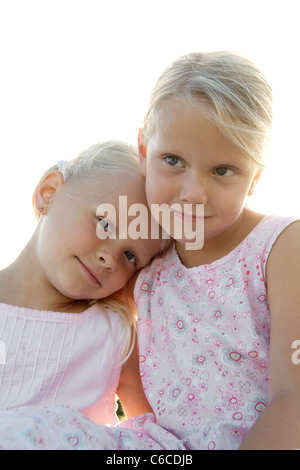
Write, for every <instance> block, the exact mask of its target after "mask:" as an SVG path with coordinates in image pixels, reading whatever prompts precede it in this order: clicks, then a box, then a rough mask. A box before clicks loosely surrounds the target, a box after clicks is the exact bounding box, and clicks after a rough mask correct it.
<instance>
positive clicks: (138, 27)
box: [0, 0, 300, 267]
mask: <svg viewBox="0 0 300 470" xmlns="http://www.w3.org/2000/svg"><path fill="white" fill-rule="evenodd" d="M299 39H300V34H299V0H285V1H277V0H249V1H248V0H247V1H245V0H205V1H203V0H180V1H178V0H148V1H145V0H106V1H103V0H0V61H1V62H0V63H1V69H0V158H1V167H0V198H1V199H0V208H1V238H0V240H1V243H0V267H4V266H6V265H7V264H8V263H10V262H11V261H13V260H14V259H15V257H16V256H17V255H18V254H19V252H20V250H21V249H22V248H23V246H24V245H25V243H26V242H27V241H28V239H29V237H30V236H31V234H32V232H33V230H34V227H35V221H34V217H33V212H32V207H31V195H32V192H33V190H34V187H35V185H36V183H37V181H38V180H39V178H40V176H41V175H42V174H43V173H44V171H45V170H46V169H47V168H48V167H50V166H51V165H53V164H54V163H56V161H57V160H61V159H69V158H73V157H74V156H76V155H77V154H78V153H79V152H80V151H82V150H84V149H86V148H87V147H88V146H90V145H92V144H94V143H97V142H99V141H102V140H105V139H108V138H119V139H123V140H127V141H129V142H132V143H136V137H137V130H138V127H139V126H140V125H141V124H142V121H143V117H144V114H145V111H146V107H147V103H148V97H149V94H150V91H151V89H152V87H153V85H154V83H155V81H156V79H157V78H158V75H159V74H160V73H161V72H162V70H163V69H164V68H165V67H166V66H167V65H168V64H169V63H170V62H171V61H172V60H173V59H175V58H177V57H178V56H180V55H182V54H184V53H187V52H191V51H206V50H214V49H230V50H234V51H237V52H241V53H242V54H244V55H245V56H247V57H248V58H250V59H251V60H253V61H255V62H256V64H257V65H258V66H259V67H260V68H261V69H262V70H263V72H264V73H265V74H266V76H267V78H268V79H269V81H270V83H271V85H272V87H273V90H274V95H275V104H276V105H275V124H274V137H273V141H272V145H271V146H270V151H269V159H268V163H269V165H270V168H268V169H267V170H266V171H265V172H264V176H263V178H262V180H261V182H260V184H259V186H258V188H257V192H256V195H255V196H254V197H253V198H252V200H253V207H254V208H255V209H257V210H259V211H261V212H279V213H282V214H292V215H298V216H300V205H299V204H300V202H299V193H300V191H299V183H300V182H299V173H300V152H299V144H298V140H299V134H300V128H299V123H300V120H299V112H300V111H299V110H300V97H299V95H300V93H299V82H300V78H299V70H300V69H299V66H298V64H299V46H300V40H299Z"/></svg>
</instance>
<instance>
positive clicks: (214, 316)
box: [210, 308, 224, 322]
mask: <svg viewBox="0 0 300 470" xmlns="http://www.w3.org/2000/svg"><path fill="white" fill-rule="evenodd" d="M210 318H212V319H213V320H214V321H217V322H218V321H220V320H223V318H224V315H223V313H222V310H221V309H220V308H217V309H216V310H215V311H214V312H212V313H211V315H210Z"/></svg>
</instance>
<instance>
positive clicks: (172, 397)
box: [167, 382, 182, 403]
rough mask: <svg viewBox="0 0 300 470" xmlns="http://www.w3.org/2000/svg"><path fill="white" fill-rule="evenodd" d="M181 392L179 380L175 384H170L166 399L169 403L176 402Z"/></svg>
mask: <svg viewBox="0 0 300 470" xmlns="http://www.w3.org/2000/svg"><path fill="white" fill-rule="evenodd" d="M181 393H182V386H181V385H180V383H179V382H177V383H176V384H175V385H172V387H171V389H170V391H169V395H168V398H167V401H168V402H171V403H176V402H177V401H178V400H179V397H180V395H181Z"/></svg>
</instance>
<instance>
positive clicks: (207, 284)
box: [200, 272, 220, 290]
mask: <svg viewBox="0 0 300 470" xmlns="http://www.w3.org/2000/svg"><path fill="white" fill-rule="evenodd" d="M219 284H220V278H219V277H217V276H216V274H215V273H214V272H211V273H209V275H208V277H207V278H206V279H203V278H202V279H201V281H200V285H201V287H202V288H203V289H209V290H212V289H213V288H214V287H215V286H218V285H219Z"/></svg>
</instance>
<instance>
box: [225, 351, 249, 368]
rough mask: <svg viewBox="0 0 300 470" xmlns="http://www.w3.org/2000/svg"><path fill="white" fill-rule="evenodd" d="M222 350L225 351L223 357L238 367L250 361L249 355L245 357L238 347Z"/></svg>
mask: <svg viewBox="0 0 300 470" xmlns="http://www.w3.org/2000/svg"><path fill="white" fill-rule="evenodd" d="M221 351H222V353H223V359H224V361H225V362H226V363H227V364H234V365H235V366H236V367H238V368H244V367H245V362H246V361H248V357H245V356H244V355H243V354H242V352H241V351H239V349H238V347H237V348H236V349H233V348H231V347H229V348H223V349H222V350H221Z"/></svg>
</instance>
